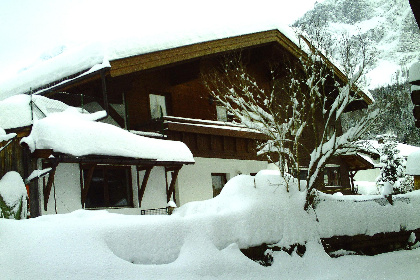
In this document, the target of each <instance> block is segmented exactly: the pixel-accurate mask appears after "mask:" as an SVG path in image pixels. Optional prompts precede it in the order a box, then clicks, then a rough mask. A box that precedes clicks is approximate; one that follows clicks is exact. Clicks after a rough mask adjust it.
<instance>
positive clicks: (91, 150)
mask: <svg viewBox="0 0 420 280" xmlns="http://www.w3.org/2000/svg"><path fill="white" fill-rule="evenodd" d="M98 114H101V112H98V113H94V114H81V113H79V112H78V110H77V109H75V108H69V109H67V110H66V111H64V112H61V113H55V114H51V115H49V116H47V117H45V118H43V119H41V120H38V121H35V122H34V125H33V127H32V131H31V134H30V135H29V136H28V137H25V138H23V139H22V142H23V143H26V144H27V145H28V146H29V148H30V149H31V151H32V152H33V151H34V150H35V149H52V150H53V151H54V152H60V153H65V154H69V155H73V156H86V155H106V156H122V157H129V158H138V159H155V160H158V161H181V162H190V163H192V162H194V159H193V155H192V153H191V151H190V150H189V149H188V147H187V146H186V145H185V144H184V143H182V142H178V141H169V140H161V139H152V138H147V137H143V136H139V135H135V134H132V133H130V132H128V131H126V130H123V129H121V128H119V127H116V126H113V125H110V124H106V123H100V122H95V121H93V120H94V119H96V118H97V115H98Z"/></svg>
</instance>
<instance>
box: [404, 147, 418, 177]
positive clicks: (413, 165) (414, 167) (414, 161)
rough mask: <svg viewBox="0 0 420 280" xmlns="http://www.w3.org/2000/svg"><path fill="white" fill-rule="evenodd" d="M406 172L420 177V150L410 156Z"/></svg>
mask: <svg viewBox="0 0 420 280" xmlns="http://www.w3.org/2000/svg"><path fill="white" fill-rule="evenodd" d="M405 172H406V173H407V174H409V175H420V150H417V151H415V152H413V153H411V154H410V155H409V156H408V158H407V165H406V170H405Z"/></svg>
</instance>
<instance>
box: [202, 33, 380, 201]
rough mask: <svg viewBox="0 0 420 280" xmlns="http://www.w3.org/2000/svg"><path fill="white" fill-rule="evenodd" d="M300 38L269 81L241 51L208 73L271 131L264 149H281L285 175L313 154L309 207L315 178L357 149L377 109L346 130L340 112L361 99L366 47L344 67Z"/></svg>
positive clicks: (251, 122) (232, 103)
mask: <svg viewBox="0 0 420 280" xmlns="http://www.w3.org/2000/svg"><path fill="white" fill-rule="evenodd" d="M300 39H301V44H302V47H304V48H305V49H306V50H307V51H306V52H304V53H303V54H302V55H301V56H300V57H298V58H296V57H295V58H290V57H289V58H285V59H284V60H283V61H279V62H278V63H277V64H273V63H272V64H271V65H270V72H271V73H270V76H271V77H270V80H269V81H263V80H262V79H259V78H258V76H257V75H254V74H253V71H252V69H250V68H249V67H248V65H247V64H246V63H244V59H242V57H241V54H237V55H234V56H229V57H225V58H224V59H223V61H222V63H221V67H220V68H219V69H217V68H213V69H212V70H211V71H207V72H206V73H204V74H203V75H204V81H205V84H206V87H207V88H208V89H209V90H210V92H211V94H212V95H213V96H214V97H215V98H216V100H217V101H218V102H220V103H221V104H223V105H224V106H225V107H226V108H227V110H228V112H230V113H231V114H232V115H233V116H234V117H235V119H236V120H237V121H239V122H240V123H242V124H244V125H245V126H246V127H248V128H250V129H255V130H257V131H259V132H261V133H262V134H264V135H266V136H267V140H266V141H263V142H262V143H261V144H260V146H259V153H260V154H263V153H267V154H270V153H276V154H277V155H278V161H277V162H276V163H277V164H278V166H279V169H280V171H281V173H282V175H283V176H284V173H285V172H287V171H288V170H290V169H294V170H295V171H297V172H299V169H300V167H301V165H302V160H301V159H302V158H307V159H309V162H308V163H307V164H308V174H307V178H306V182H307V183H306V191H307V203H306V205H305V208H307V207H309V206H310V205H312V200H313V195H314V191H313V190H314V188H315V186H316V183H315V182H316V180H317V178H318V176H319V175H320V172H321V171H322V170H323V168H324V167H325V165H326V164H327V162H328V160H329V159H331V158H332V157H333V156H339V155H342V154H345V153H348V152H349V151H352V150H357V149H358V145H357V140H359V138H360V136H361V134H362V133H363V132H364V131H365V130H366V129H367V128H368V127H369V124H370V123H371V122H372V120H373V119H374V118H375V117H376V115H377V111H374V112H370V113H369V114H366V115H365V116H364V117H362V118H361V119H360V120H359V121H358V122H357V124H356V125H355V126H353V127H351V128H350V129H348V130H347V131H345V132H342V131H341V123H340V122H341V116H342V115H343V114H344V113H345V112H346V110H347V109H348V108H349V105H350V106H351V105H352V104H353V102H357V100H359V99H361V95H362V93H361V92H360V91H359V89H358V87H357V85H356V83H357V81H359V80H360V78H361V76H362V73H363V69H364V67H365V62H366V61H367V60H366V59H365V58H363V56H364V55H365V53H361V56H362V59H361V60H360V61H361V63H359V64H358V65H357V66H358V67H357V71H356V70H355V71H352V70H354V69H355V67H354V66H353V67H350V66H351V65H346V67H345V68H344V69H345V71H340V70H339V69H337V68H336V67H335V66H334V65H333V64H332V63H331V62H330V61H329V60H328V59H327V58H326V56H325V55H324V54H323V53H322V52H321V51H320V50H319V48H315V47H314V45H313V44H311V43H310V42H309V40H307V39H306V38H304V37H303V36H301V37H300ZM346 47H347V46H346ZM344 53H347V54H348V55H350V54H351V51H350V49H347V50H346V49H345V52H344ZM347 61H348V62H350V61H352V62H353V61H354V59H350V58H348V59H347ZM304 134H305V135H310V136H311V137H312V138H313V141H312V145H310V146H308V145H303V143H302V141H301V140H302V135H304ZM299 188H301V187H300V186H299Z"/></svg>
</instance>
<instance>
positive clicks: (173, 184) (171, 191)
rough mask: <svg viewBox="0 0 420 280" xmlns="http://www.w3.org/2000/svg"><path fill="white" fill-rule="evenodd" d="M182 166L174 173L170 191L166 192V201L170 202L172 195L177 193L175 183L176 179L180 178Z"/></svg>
mask: <svg viewBox="0 0 420 280" xmlns="http://www.w3.org/2000/svg"><path fill="white" fill-rule="evenodd" d="M180 169H181V167H177V168H176V169H175V170H174V173H173V174H172V180H171V184H170V185H169V189H168V192H167V194H166V201H167V202H169V201H170V200H171V196H172V195H173V194H174V193H175V183H176V179H177V178H178V174H179V170H180Z"/></svg>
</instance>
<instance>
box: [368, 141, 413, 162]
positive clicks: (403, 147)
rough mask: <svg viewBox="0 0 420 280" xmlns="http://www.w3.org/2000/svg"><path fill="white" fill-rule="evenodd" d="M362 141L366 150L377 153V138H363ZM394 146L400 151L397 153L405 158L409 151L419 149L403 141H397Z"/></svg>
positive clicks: (378, 146) (378, 145)
mask: <svg viewBox="0 0 420 280" xmlns="http://www.w3.org/2000/svg"><path fill="white" fill-rule="evenodd" d="M363 142H364V143H365V144H364V147H365V148H366V150H367V151H368V152H373V153H379V148H380V144H379V143H378V141H377V140H363ZM396 148H397V149H398V150H399V151H400V152H399V154H400V155H401V156H403V157H405V158H407V157H408V156H409V155H410V154H411V153H413V152H415V151H419V150H420V147H417V146H412V145H408V144H403V143H397V147H396Z"/></svg>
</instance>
